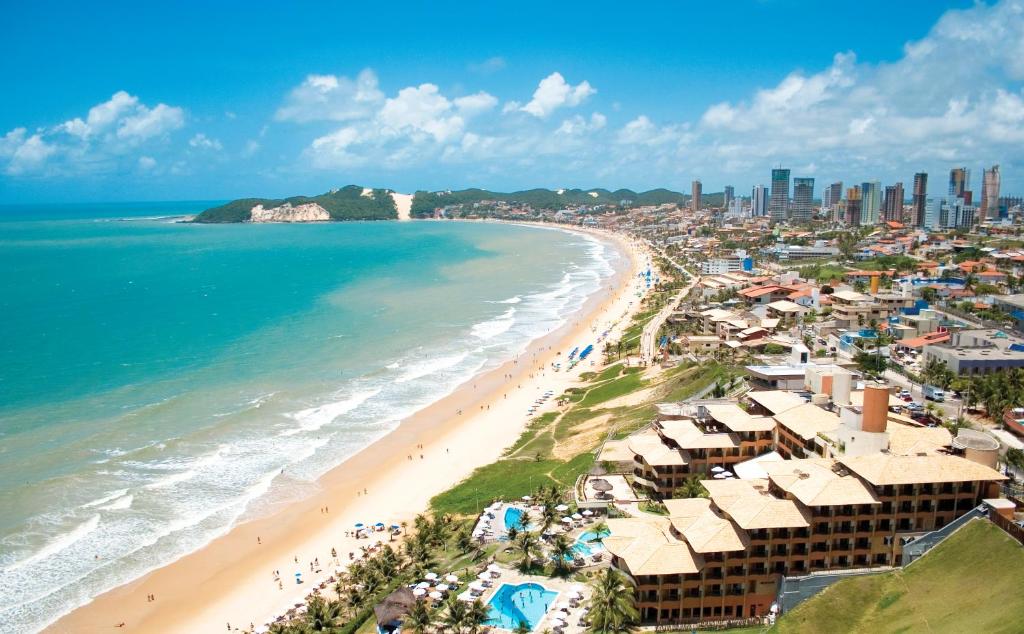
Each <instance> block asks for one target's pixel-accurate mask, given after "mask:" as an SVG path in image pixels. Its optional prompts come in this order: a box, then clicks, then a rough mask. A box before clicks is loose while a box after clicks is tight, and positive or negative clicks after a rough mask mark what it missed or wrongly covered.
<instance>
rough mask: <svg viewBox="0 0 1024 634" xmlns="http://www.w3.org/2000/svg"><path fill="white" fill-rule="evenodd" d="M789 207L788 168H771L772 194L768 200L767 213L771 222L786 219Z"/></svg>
mask: <svg viewBox="0 0 1024 634" xmlns="http://www.w3.org/2000/svg"><path fill="white" fill-rule="evenodd" d="M788 209H789V170H787V169H782V168H776V169H773V170H772V196H771V199H770V200H769V201H768V214H769V215H770V216H771V217H772V221H773V222H778V221H779V220H785V219H786V212H787V211H788Z"/></svg>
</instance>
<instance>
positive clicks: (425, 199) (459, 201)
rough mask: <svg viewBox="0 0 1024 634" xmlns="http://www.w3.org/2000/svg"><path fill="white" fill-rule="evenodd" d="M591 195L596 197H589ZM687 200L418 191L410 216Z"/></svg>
mask: <svg viewBox="0 0 1024 634" xmlns="http://www.w3.org/2000/svg"><path fill="white" fill-rule="evenodd" d="M592 194H596V196H595V195H592ZM689 199H690V197H689V196H687V195H685V194H681V193H679V192H674V191H670V190H668V189H652V190H651V191H647V192H635V191H633V190H630V189H618V190H616V191H613V192H612V191H608V190H607V189H600V188H598V189H566V190H562V193H561V194H559V193H558V192H557V191H553V190H550V189H527V190H523V191H517V192H507V193H506V192H493V191H488V190H486V189H463V190H459V191H444V192H428V191H418V192H416V195H415V196H414V197H413V201H412V214H413V215H418V216H423V215H429V214H432V213H433V212H434V209H435V208H437V207H445V206H448V205H468V204H472V203H477V202H480V201H484V200H500V201H505V202H509V203H519V204H522V205H530V206H531V207H533V208H534V209H549V210H551V209H561V208H562V207H565V206H566V205H618V204H619V203H621V202H622V201H624V200H629V201H632V204H634V205H660V204H663V203H685V202H686V201H688V200H689Z"/></svg>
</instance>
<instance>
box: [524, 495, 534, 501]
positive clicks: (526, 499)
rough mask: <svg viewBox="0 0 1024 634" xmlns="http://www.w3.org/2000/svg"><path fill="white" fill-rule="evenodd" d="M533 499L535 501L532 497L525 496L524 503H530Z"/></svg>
mask: <svg viewBox="0 0 1024 634" xmlns="http://www.w3.org/2000/svg"><path fill="white" fill-rule="evenodd" d="M532 499H533V498H532V497H530V496H529V495H524V496H523V501H524V502H529V501H530V500H532Z"/></svg>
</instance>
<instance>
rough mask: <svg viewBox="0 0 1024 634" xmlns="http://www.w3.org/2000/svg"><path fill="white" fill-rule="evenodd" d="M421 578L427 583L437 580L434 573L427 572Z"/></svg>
mask: <svg viewBox="0 0 1024 634" xmlns="http://www.w3.org/2000/svg"><path fill="white" fill-rule="evenodd" d="M423 578H424V579H426V580H427V581H433V580H434V579H437V573H436V572H428V573H427V574H425V575H423Z"/></svg>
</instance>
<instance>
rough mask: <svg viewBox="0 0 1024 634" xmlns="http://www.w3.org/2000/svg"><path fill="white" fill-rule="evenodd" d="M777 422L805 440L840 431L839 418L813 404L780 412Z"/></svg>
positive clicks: (777, 415) (776, 415) (776, 417)
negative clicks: (820, 433)
mask: <svg viewBox="0 0 1024 634" xmlns="http://www.w3.org/2000/svg"><path fill="white" fill-rule="evenodd" d="M801 401H803V399H801ZM775 420H777V421H779V424H780V425H783V426H785V427H786V428H787V429H789V430H791V431H792V432H793V433H794V434H796V435H797V436H800V437H801V438H803V439H804V440H811V439H812V438H814V437H815V436H817V435H818V433H819V432H830V431H835V430H837V429H839V416H837V415H836V414H835V413H833V412H830V411H828V410H826V409H823V408H821V407H818V406H817V405H813V404H811V403H804V404H803V405H798V406H797V407H793V408H790V409H787V410H785V411H783V412H779V413H778V414H775Z"/></svg>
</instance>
